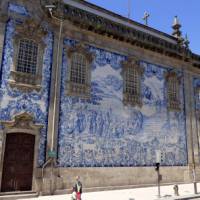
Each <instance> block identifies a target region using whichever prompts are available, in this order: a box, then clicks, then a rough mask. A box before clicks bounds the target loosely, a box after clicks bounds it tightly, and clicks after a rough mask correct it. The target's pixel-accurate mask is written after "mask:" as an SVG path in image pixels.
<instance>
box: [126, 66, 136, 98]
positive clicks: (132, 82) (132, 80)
mask: <svg viewBox="0 0 200 200" xmlns="http://www.w3.org/2000/svg"><path fill="white" fill-rule="evenodd" d="M138 84H139V74H138V72H137V71H136V70H135V69H134V68H129V69H127V71H126V72H125V92H126V93H128V94H130V95H138V94H139V91H138V89H139V86H138Z"/></svg>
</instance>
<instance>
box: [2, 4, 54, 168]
mask: <svg viewBox="0 0 200 200" xmlns="http://www.w3.org/2000/svg"><path fill="white" fill-rule="evenodd" d="M8 9H10V10H9V11H10V12H17V13H18V14H20V15H26V16H29V14H28V11H27V10H26V9H25V8H24V7H22V6H20V5H17V4H13V5H9V8H8ZM15 26H16V21H14V20H12V19H10V20H9V21H8V22H7V25H6V33H5V43H4V50H3V63H2V66H1V71H0V77H1V84H0V120H3V121H10V120H11V119H12V118H13V117H14V116H15V115H17V114H19V113H22V112H27V113H30V114H31V115H33V116H34V119H35V123H39V124H42V125H44V127H43V128H42V129H41V132H40V144H39V152H38V166H41V165H42V164H43V163H44V160H45V148H46V145H45V144H46V137H47V125H48V107H49V106H48V105H49V92H50V91H49V90H50V81H51V63H52V51H53V34H52V33H51V32H48V35H47V36H46V37H45V38H44V41H45V44H46V48H45V53H44V59H43V71H42V89H41V91H40V92H36V91H32V92H28V93H23V92H21V91H19V90H18V89H12V88H10V86H9V83H8V81H9V78H10V70H11V67H12V65H13V51H14V49H13V37H14V35H15ZM0 128H2V127H0Z"/></svg>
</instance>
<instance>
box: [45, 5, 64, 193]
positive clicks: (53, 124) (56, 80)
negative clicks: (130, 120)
mask: <svg viewBox="0 0 200 200" xmlns="http://www.w3.org/2000/svg"><path fill="white" fill-rule="evenodd" d="M59 6H60V2H59ZM45 7H46V8H47V9H48V11H49V14H50V16H51V18H52V19H55V20H57V21H58V22H59V24H60V28H59V36H58V46H57V56H56V70H55V95H54V102H53V120H52V138H51V146H50V152H54V138H55V123H56V117H55V113H56V105H57V101H58V98H57V95H56V94H57V89H58V88H57V86H58V83H59V79H58V76H59V73H58V68H59V57H60V46H61V35H62V31H63V21H64V19H63V18H62V17H61V18H60V19H59V18H57V17H55V16H53V12H52V11H53V9H54V8H55V6H54V5H46V6H45ZM49 163H50V164H51V175H50V193H51V195H53V193H54V187H53V184H54V174H53V171H54V170H53V169H54V166H55V165H56V160H55V157H54V156H53V157H50V158H49V159H48V160H47V161H46V163H45V164H44V165H43V167H42V180H43V181H44V168H45V167H46V166H47V165H48V164H49Z"/></svg>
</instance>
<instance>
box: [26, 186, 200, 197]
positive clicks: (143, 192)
mask: <svg viewBox="0 0 200 200" xmlns="http://www.w3.org/2000/svg"><path fill="white" fill-rule="evenodd" d="M197 189H198V191H199V192H200V184H197ZM157 194H158V188H157V187H145V188H134V189H124V190H112V191H103V192H90V193H83V195H82V200H157V199H160V200H174V199H177V200H178V199H179V200H180V199H185V200H186V199H188V200H189V199H196V200H197V199H199V200H200V194H198V195H194V185H193V184H182V185H179V194H180V196H178V197H175V196H174V191H173V185H169V186H161V198H158V196H157ZM27 200H28V199H27ZM29 200H71V195H70V194H65V195H53V196H40V197H38V198H32V199H29Z"/></svg>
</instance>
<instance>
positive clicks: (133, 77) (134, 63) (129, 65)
mask: <svg viewBox="0 0 200 200" xmlns="http://www.w3.org/2000/svg"><path fill="white" fill-rule="evenodd" d="M122 67H123V82H124V84H123V102H124V104H125V105H132V106H136V105H137V106H142V98H141V77H142V75H143V72H144V70H143V68H141V67H140V64H139V61H138V60H137V59H136V58H134V57H131V58H129V59H128V60H127V61H124V62H123V63H122Z"/></svg>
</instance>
